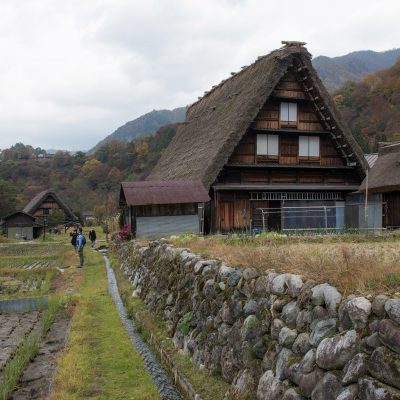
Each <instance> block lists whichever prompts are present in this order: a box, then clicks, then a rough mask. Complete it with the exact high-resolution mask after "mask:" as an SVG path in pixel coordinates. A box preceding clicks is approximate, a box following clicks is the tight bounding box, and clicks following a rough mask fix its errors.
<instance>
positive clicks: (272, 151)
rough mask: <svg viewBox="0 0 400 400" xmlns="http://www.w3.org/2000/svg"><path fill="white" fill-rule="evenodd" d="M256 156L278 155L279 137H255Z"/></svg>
mask: <svg viewBox="0 0 400 400" xmlns="http://www.w3.org/2000/svg"><path fill="white" fill-rule="evenodd" d="M257 155H258V156H269V157H270V156H273V157H274V156H276V157H277V156H278V155H279V136H278V135H266V134H262V133H261V134H258V135H257Z"/></svg>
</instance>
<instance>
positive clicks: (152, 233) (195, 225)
mask: <svg viewBox="0 0 400 400" xmlns="http://www.w3.org/2000/svg"><path fill="white" fill-rule="evenodd" d="M188 232H192V233H199V217H198V215H197V214H196V215H176V216H163V217H137V218H136V237H137V238H139V239H140V238H143V239H157V238H161V237H168V236H171V235H180V234H182V233H188Z"/></svg>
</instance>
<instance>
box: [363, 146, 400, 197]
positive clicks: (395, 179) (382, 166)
mask: <svg viewBox="0 0 400 400" xmlns="http://www.w3.org/2000/svg"><path fill="white" fill-rule="evenodd" d="M366 186H367V179H366V178H365V179H364V181H363V183H362V184H361V186H360V189H359V191H361V192H365V190H366ZM393 191H400V142H399V143H391V144H388V145H383V146H382V147H380V149H379V152H378V159H377V160H376V162H375V164H374V166H373V167H372V168H371V169H370V171H369V173H368V192H369V193H384V192H393Z"/></svg>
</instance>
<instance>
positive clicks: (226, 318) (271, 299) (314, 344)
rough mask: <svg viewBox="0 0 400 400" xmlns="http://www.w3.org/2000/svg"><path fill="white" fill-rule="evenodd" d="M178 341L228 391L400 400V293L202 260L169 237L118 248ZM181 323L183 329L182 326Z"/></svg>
mask: <svg viewBox="0 0 400 400" xmlns="http://www.w3.org/2000/svg"><path fill="white" fill-rule="evenodd" d="M119 255H120V260H121V264H122V268H123V269H124V272H125V274H126V275H127V276H128V277H129V279H130V280H131V281H132V284H133V288H134V291H133V295H134V296H140V297H141V298H142V299H143V300H144V301H145V303H146V304H147V305H148V306H149V307H150V308H151V309H152V310H154V311H155V312H157V313H160V314H162V315H163V317H164V318H165V320H166V321H167V323H168V326H169V329H170V333H171V335H172V336H173V340H174V344H175V346H176V347H178V348H180V349H182V350H183V351H185V352H187V353H188V354H190V356H191V357H192V358H193V360H194V362H195V363H196V364H197V365H198V366H199V367H200V368H207V369H208V370H209V371H210V373H218V374H221V375H222V376H223V378H224V379H225V380H227V381H228V382H230V383H231V384H232V385H231V389H230V391H229V392H228V393H227V394H226V395H225V398H226V399H235V398H236V399H255V398H257V399H258V400H275V399H276V400H277V399H284V400H290V399H291V400H295V399H309V398H311V399H312V400H320V399H323V400H331V399H332V400H351V399H361V400H364V399H366V400H378V399H379V400H400V300H399V299H394V298H393V299H390V298H388V297H387V296H384V295H380V296H377V297H375V298H374V299H372V298H371V299H368V298H366V297H357V296H354V295H350V296H348V297H347V298H345V299H343V298H342V295H341V294H340V293H339V292H338V291H337V290H336V288H334V287H333V286H331V285H329V284H327V283H323V284H319V283H317V282H314V281H311V280H309V279H305V278H304V277H302V276H299V275H294V274H277V273H276V272H274V271H267V272H265V273H262V274H260V273H258V272H257V271H256V270H255V269H252V268H247V269H243V268H231V267H229V266H227V265H225V264H224V263H220V262H217V261H216V260H204V259H202V258H201V257H199V256H198V255H195V254H193V253H191V252H190V251H189V250H187V249H178V248H174V247H172V246H170V245H168V244H166V243H159V242H151V243H150V245H149V246H148V247H140V245H138V244H137V243H132V244H129V245H123V246H122V247H120V249H119ZM183 321H184V323H185V324H186V328H185V329H182V324H183Z"/></svg>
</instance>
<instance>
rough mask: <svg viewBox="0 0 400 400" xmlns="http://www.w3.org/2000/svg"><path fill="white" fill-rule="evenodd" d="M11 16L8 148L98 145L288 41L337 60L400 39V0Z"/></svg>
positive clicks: (225, 0) (100, 1) (2, 8)
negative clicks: (299, 42) (147, 114)
mask: <svg viewBox="0 0 400 400" xmlns="http://www.w3.org/2000/svg"><path fill="white" fill-rule="evenodd" d="M0 13H1V15H2V18H1V20H0V54H1V55H2V57H1V60H0V89H1V90H0V147H7V146H9V145H11V144H13V143H15V142H16V141H23V142H25V143H30V144H33V145H35V146H41V147H59V148H69V149H87V148H89V147H91V146H93V145H94V144H95V143H96V142H97V141H98V140H100V139H102V138H103V137H104V136H106V135H107V134H109V133H110V132H112V131H113V130H114V129H116V128H117V127H118V126H120V125H122V124H123V123H125V122H126V121H128V120H131V119H133V118H135V117H137V116H139V115H141V114H143V113H145V112H148V111H150V110H152V109H154V108H172V107H177V106H180V105H185V104H189V103H191V102H193V101H195V100H196V99H197V96H199V95H201V94H202V93H203V91H204V90H207V89H209V88H210V87H211V86H212V85H214V84H216V83H218V82H219V81H220V80H221V79H223V78H226V77H227V76H229V74H230V72H231V71H237V70H239V69H240V67H241V66H242V65H247V64H249V63H251V62H253V61H254V59H255V58H256V57H257V56H258V55H262V54H266V53H267V52H269V51H271V50H273V49H274V48H277V47H279V46H280V41H281V40H282V39H284V40H285V39H295V40H304V41H306V42H308V49H309V50H310V51H311V52H312V53H313V54H314V55H320V54H324V55H328V56H335V55H341V54H345V53H347V52H349V51H353V50H360V49H367V48H368V49H373V50H385V49H389V48H394V47H399V46H400V31H399V30H398V28H397V27H398V24H397V20H396V19H397V16H398V15H399V14H400V3H399V2H397V1H395V0H383V1H382V2H376V1H372V0H366V1H361V0H354V1H352V2H349V1H344V0H338V1H336V2H334V3H326V2H321V1H316V0H311V1H307V2H303V3H299V2H297V1H294V0H281V1H280V2H270V1H263V0H220V1H218V2H216V1H212V0H202V1H198V0H188V1H184V2H183V1H181V0H169V1H162V0H146V1H144V0H135V1H128V0H92V1H80V0H79V1H78V0H67V1H64V2H59V1H54V0H35V1H34V2H33V1H29V0H25V1H23V0H19V1H14V0H2V1H1V2H0Z"/></svg>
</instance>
